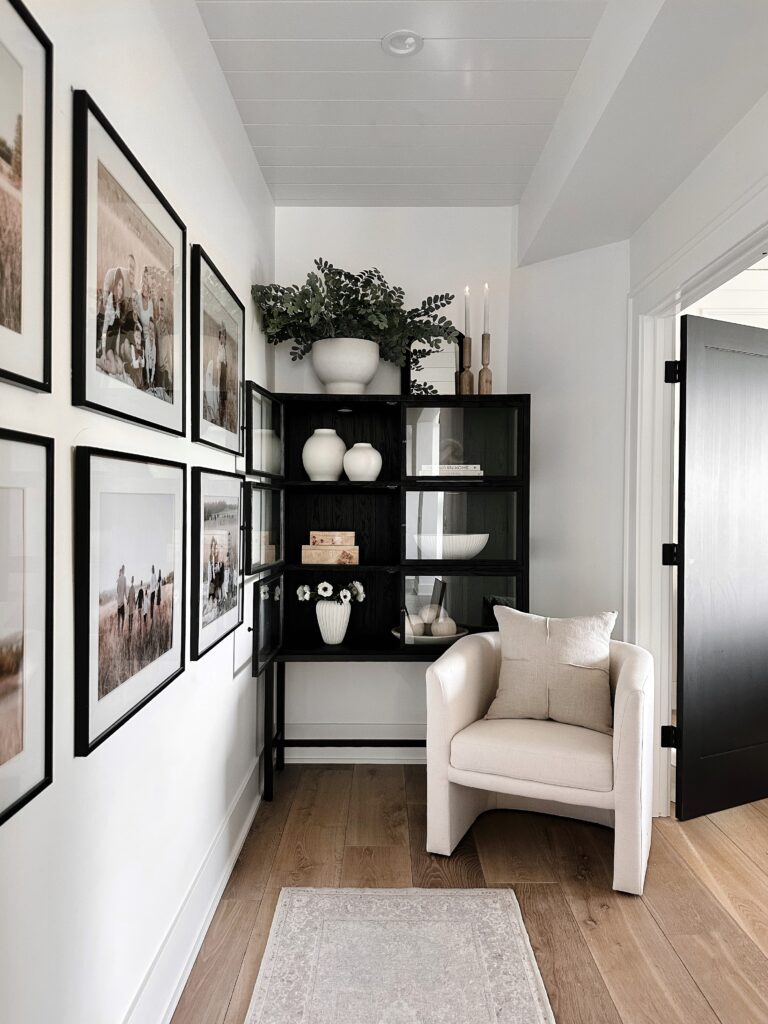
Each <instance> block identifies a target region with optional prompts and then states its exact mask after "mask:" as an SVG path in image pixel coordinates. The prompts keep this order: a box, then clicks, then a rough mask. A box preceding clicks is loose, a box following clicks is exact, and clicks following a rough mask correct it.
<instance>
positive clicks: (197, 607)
mask: <svg viewBox="0 0 768 1024" xmlns="http://www.w3.org/2000/svg"><path fill="white" fill-rule="evenodd" d="M204 476H211V477H223V478H225V479H233V480H237V481H238V482H239V512H238V522H237V526H236V527H235V528H236V530H237V537H238V567H237V573H236V575H237V579H238V584H237V586H238V598H237V621H236V622H234V623H232V624H231V625H230V627H229V628H228V629H226V630H225V631H224V632H222V633H221V634H219V635H218V636H217V637H216V638H215V639H214V640H212V642H210V643H208V644H206V645H205V646H201V644H200V633H201V623H202V617H201V602H200V595H201V588H202V583H203V579H202V573H201V562H202V550H203V545H202V538H203V522H202V517H201V514H200V512H201V500H202V497H203V491H202V486H203V477H204ZM244 482H245V477H244V476H243V474H242V473H231V472H228V471H226V470H220V469H208V468H207V467H204V466H193V467H192V544H193V548H192V573H191V579H192V584H191V597H192V619H191V626H190V659H191V660H192V661H199V660H200V658H202V657H203V656H204V655H206V654H208V652H209V651H212V650H213V648H214V647H216V646H218V644H220V643H221V641H222V640H225V639H226V638H227V637H228V636H230V634H232V633H234V631H235V630H236V629H237V628H238V627H239V626H242V624H243V619H244V595H243V589H244V576H243V564H244V557H243V550H242V542H243V533H244V524H243V484H244Z"/></svg>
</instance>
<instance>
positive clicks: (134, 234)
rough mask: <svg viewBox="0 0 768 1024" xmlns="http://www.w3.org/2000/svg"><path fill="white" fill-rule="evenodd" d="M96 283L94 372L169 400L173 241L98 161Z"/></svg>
mask: <svg viewBox="0 0 768 1024" xmlns="http://www.w3.org/2000/svg"><path fill="white" fill-rule="evenodd" d="M94 287H95V294H96V327H95V332H96V337H95V339H94V342H95V348H94V351H95V354H96V366H97V369H98V370H100V371H101V372H102V373H104V374H107V375H108V376H109V377H111V378H112V379H116V380H120V381H122V382H123V383H124V384H126V385H128V386H130V387H132V388H136V389H138V390H140V391H143V392H145V393H146V394H148V395H151V396H152V397H154V398H157V399H160V400H161V401H164V402H173V400H174V386H173V383H174V366H173V350H174V324H173V312H174V310H173V305H174V251H173V246H172V245H171V243H170V242H168V241H167V240H166V239H165V238H164V237H163V235H162V234H161V233H160V231H158V229H157V228H156V227H155V225H154V224H152V222H151V221H150V220H149V219H148V218H147V216H146V215H145V214H144V212H143V210H141V208H140V207H139V206H138V205H137V204H136V203H135V202H134V201H133V199H132V198H131V197H130V196H129V195H128V193H127V192H126V190H125V189H124V188H123V186H122V185H121V184H120V183H119V182H118V181H117V180H116V179H115V178H114V176H113V175H112V174H110V172H109V171H108V170H107V168H106V167H105V166H104V165H103V164H102V163H101V162H99V163H98V196H97V230H96V281H95V282H94Z"/></svg>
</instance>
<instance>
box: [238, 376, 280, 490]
mask: <svg viewBox="0 0 768 1024" xmlns="http://www.w3.org/2000/svg"><path fill="white" fill-rule="evenodd" d="M245 430H246V435H245V471H246V473H249V474H251V475H253V476H267V477H279V476H282V472H283V449H282V439H281V426H280V403H279V402H276V401H275V400H274V399H273V398H271V397H270V396H269V395H268V394H266V393H265V392H264V391H263V390H262V389H261V388H259V387H257V385H256V384H254V383H253V381H248V391H247V396H246V427H245Z"/></svg>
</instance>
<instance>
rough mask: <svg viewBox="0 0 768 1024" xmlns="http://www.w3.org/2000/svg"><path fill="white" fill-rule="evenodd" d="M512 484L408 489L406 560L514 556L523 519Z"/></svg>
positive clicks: (510, 559) (510, 558)
mask: <svg viewBox="0 0 768 1024" xmlns="http://www.w3.org/2000/svg"><path fill="white" fill-rule="evenodd" d="M518 506H519V501H518V492H517V491H516V490H513V489H506V490H501V489H498V490H496V489H494V490H492V489H490V488H487V487H484V488H483V489H482V490H473V489H464V490H436V489H434V488H430V489H423V490H408V491H406V493H405V560H406V561H408V562H411V561H421V562H425V561H426V562H432V561H447V562H469V561H476V562H515V561H517V559H518V556H519V552H520V550H521V547H522V529H523V523H522V518H521V516H520V513H519V508H518Z"/></svg>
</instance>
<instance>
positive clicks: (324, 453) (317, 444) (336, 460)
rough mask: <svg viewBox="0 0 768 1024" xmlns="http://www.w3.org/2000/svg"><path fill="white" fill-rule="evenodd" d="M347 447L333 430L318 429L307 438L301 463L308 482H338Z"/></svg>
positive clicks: (326, 428)
mask: <svg viewBox="0 0 768 1024" xmlns="http://www.w3.org/2000/svg"><path fill="white" fill-rule="evenodd" d="M346 450H347V446H346V445H345V444H344V442H343V441H342V440H341V438H340V437H339V435H338V434H337V433H336V431H335V430H331V429H330V428H328V427H318V429H317V430H316V431H315V432H314V434H313V435H312V436H311V437H308V438H307V440H306V442H305V444H304V448H303V449H302V452H301V461H302V462H303V464H304V469H306V471H307V475H308V476H309V479H310V480H338V479H339V477H340V476H341V471H342V469H343V468H344V452H345V451H346Z"/></svg>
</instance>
